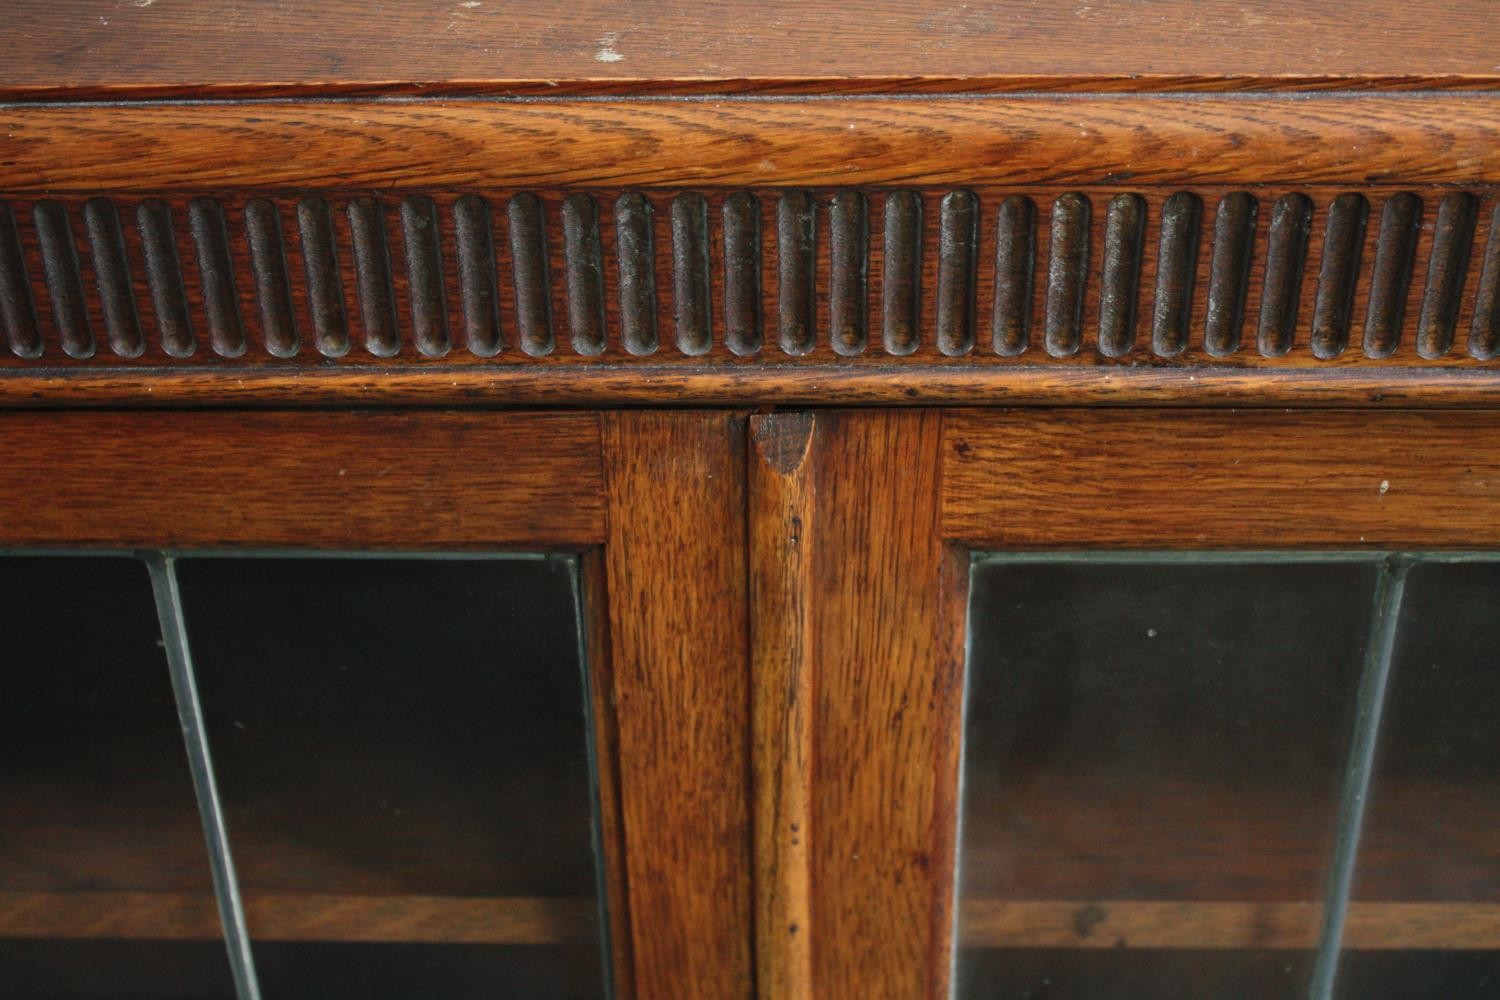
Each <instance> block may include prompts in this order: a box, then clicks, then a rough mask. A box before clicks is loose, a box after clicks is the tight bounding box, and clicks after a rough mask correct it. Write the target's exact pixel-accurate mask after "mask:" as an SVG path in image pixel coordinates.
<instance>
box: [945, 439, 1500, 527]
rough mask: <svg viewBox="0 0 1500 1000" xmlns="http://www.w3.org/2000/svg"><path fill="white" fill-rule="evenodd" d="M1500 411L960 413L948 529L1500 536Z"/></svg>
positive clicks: (951, 459)
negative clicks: (1499, 456)
mask: <svg viewBox="0 0 1500 1000" xmlns="http://www.w3.org/2000/svg"><path fill="white" fill-rule="evenodd" d="M1497 455H1500V416H1497V415H1496V414H1494V413H1490V412H1474V411H1460V412H1454V413H1449V414H1445V415H1443V416H1442V417H1437V416H1435V415H1432V414H1423V413H1414V412H1390V413H1379V414H1371V413H1356V412H1347V411H1340V412H1333V411H1322V412H1320V411H1256V412H1250V411H1238V412H1237V411H1224V412H1211V411H1190V410H1183V411H1175V412H1171V413H1165V412H1146V411H1130V410H1050V411H1046V412H1032V413H1022V412H1003V411H1001V412H980V411H961V412H956V413H952V414H950V415H949V416H948V418H947V422H946V423H945V426H944V440H943V504H942V507H943V513H942V533H943V535H944V537H947V538H950V539H954V540H957V541H962V542H963V543H964V544H966V545H970V546H973V547H976V548H995V549H1035V548H1110V549H1129V548H1143V549H1152V548H1173V549H1186V548H1206V549H1215V548H1256V547H1259V548H1269V549H1284V548H1316V547H1318V546H1328V547H1334V548H1371V549H1373V548H1382V547H1389V548H1417V549H1422V548H1429V549H1455V548H1458V549H1464V548H1467V549H1482V548H1487V547H1492V546H1495V545H1497V544H1500V459H1497V458H1496V456H1497Z"/></svg>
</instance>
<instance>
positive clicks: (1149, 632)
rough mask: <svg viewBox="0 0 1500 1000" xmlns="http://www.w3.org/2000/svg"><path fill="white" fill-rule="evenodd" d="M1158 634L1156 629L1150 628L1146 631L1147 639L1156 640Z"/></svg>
mask: <svg viewBox="0 0 1500 1000" xmlns="http://www.w3.org/2000/svg"><path fill="white" fill-rule="evenodd" d="M1156 634H1157V633H1156V629H1154V628H1148V629H1147V630H1146V638H1147V639H1155V638H1156Z"/></svg>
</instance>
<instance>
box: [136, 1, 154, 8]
mask: <svg viewBox="0 0 1500 1000" xmlns="http://www.w3.org/2000/svg"><path fill="white" fill-rule="evenodd" d="M154 3H156V0H130V6H132V7H150V6H151V5H152V4H154Z"/></svg>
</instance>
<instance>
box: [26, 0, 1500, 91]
mask: <svg viewBox="0 0 1500 1000" xmlns="http://www.w3.org/2000/svg"><path fill="white" fill-rule="evenodd" d="M1492 13H1493V12H1492V11H1491V10H1490V8H1489V6H1488V5H1487V4H1486V3H1484V2H1483V0H1427V2H1423V3H1418V4H1402V3H1397V2H1394V0H1381V2H1378V3H1374V4H1370V5H1366V6H1365V7H1362V8H1360V9H1359V10H1358V11H1357V12H1355V11H1352V10H1350V9H1349V8H1346V7H1341V6H1338V5H1333V4H1327V3H1320V2H1318V0H1274V2H1270V3H1264V4H1256V5H1253V6H1246V5H1245V4H1242V3H1238V2H1234V0H1206V2H1200V3H1194V2H1191V0H1169V2H1162V3H1153V4H1147V5H1143V4H1138V3H1130V2H1127V0H1094V2H1091V3H1084V2H1080V0H1053V2H1047V3H1040V4H1038V3H1028V2H1025V0H976V2H972V3H964V4H951V3H950V4H910V3H901V2H899V0H856V2H852V3H846V4H839V5H831V4H807V3H798V2H796V0H769V2H765V3H758V4H755V5H749V4H745V3H742V2H738V0H706V2H703V3H698V4H693V5H690V6H684V5H681V4H677V3H672V2H669V0H646V2H641V3H635V4H631V5H630V6H629V7H628V8H621V7H619V6H618V5H614V4H609V3H605V2H603V0H585V2H580V3H564V2H561V0H543V2H537V3H529V4H516V3H505V2H500V0H465V2H458V0H414V2H408V3H394V2H383V3H372V2H357V0H332V2H328V3H323V4H320V5H318V6H317V7H316V8H313V7H308V6H303V5H295V4H294V5H288V4H284V3H277V2H275V0H156V2H151V0H147V2H141V0H134V2H131V3H112V4H107V5H101V4H97V3H89V2H87V0H60V2H53V3H44V2H42V0H16V2H15V3H13V4H12V5H11V7H10V8H9V9H8V10H7V22H8V24H7V29H8V33H9V37H10V38H11V39H12V42H11V55H10V60H9V62H8V64H7V70H6V74H5V76H6V81H5V86H4V88H3V89H0V95H3V96H9V97H28V96H31V97H36V96H62V95H73V96H78V95H90V96H100V97H128V96H139V95H156V96H163V95H171V94H184V93H187V94H193V95H194V96H200V95H203V94H221V95H222V94H240V95H247V94H252V95H253V94H267V93H286V92H314V93H333V92H340V91H354V92H366V93H371V92H373V93H411V92H445V93H464V92H471V93H556V92H562V93H612V92H627V93H701V92H709V93H712V92H722V91H726V90H762V91H766V90H769V91H783V92H785V91H793V92H795V91H803V90H817V91H820V92H827V91H834V90H845V91H849V90H870V89H876V90H881V89H889V90H933V89H939V90H942V89H965V90H982V89H1027V90H1030V89H1046V88H1051V89H1066V88H1070V87H1073V88H1078V87H1082V88H1090V89H1095V88H1118V89H1132V90H1139V89H1149V88H1163V87H1170V88H1204V89H1231V88H1251V87H1257V88H1271V87H1277V88H1288V87H1318V86H1329V85H1339V86H1354V87H1374V86H1380V87H1398V86H1434V85H1439V86H1470V87H1481V86H1491V85H1493V84H1494V81H1495V79H1496V77H1497V71H1496V66H1495V61H1494V50H1495V48H1496V45H1497V41H1500V37H1497V34H1496V30H1497V29H1496V28H1495V23H1494V19H1493V17H1491V16H1490V15H1491V14H1492Z"/></svg>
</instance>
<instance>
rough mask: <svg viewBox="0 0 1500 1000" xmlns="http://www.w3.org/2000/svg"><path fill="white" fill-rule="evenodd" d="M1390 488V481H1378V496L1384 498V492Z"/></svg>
mask: <svg viewBox="0 0 1500 1000" xmlns="http://www.w3.org/2000/svg"><path fill="white" fill-rule="evenodd" d="M1390 488H1391V481H1390V480H1389V479H1382V480H1381V481H1380V495H1381V496H1385V493H1386V491H1387V490H1389V489H1390Z"/></svg>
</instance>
